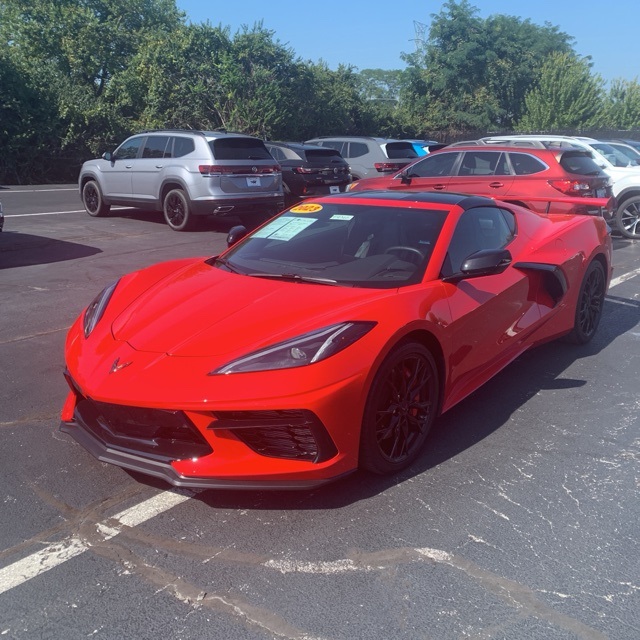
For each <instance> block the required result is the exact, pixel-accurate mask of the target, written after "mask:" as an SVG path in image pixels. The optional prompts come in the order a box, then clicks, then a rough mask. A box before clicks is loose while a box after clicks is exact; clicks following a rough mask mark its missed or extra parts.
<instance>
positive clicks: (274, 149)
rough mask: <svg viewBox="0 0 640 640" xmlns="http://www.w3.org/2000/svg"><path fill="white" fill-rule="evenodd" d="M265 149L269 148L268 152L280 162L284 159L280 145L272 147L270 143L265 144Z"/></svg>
mask: <svg viewBox="0 0 640 640" xmlns="http://www.w3.org/2000/svg"><path fill="white" fill-rule="evenodd" d="M267 149H268V150H269V153H270V154H271V155H272V156H273V157H274V158H275V159H276V160H278V162H282V161H283V160H286V157H285V155H284V153H283V151H282V149H281V148H280V147H272V146H270V145H267Z"/></svg>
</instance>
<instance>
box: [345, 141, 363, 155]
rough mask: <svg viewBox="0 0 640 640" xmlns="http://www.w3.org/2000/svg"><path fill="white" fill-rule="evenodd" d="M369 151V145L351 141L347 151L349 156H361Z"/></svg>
mask: <svg viewBox="0 0 640 640" xmlns="http://www.w3.org/2000/svg"><path fill="white" fill-rule="evenodd" d="M367 153H369V147H367V145H366V144H364V143H363V142H350V143H349V148H348V151H347V155H346V156H345V157H347V158H361V157H362V156H365V155H367Z"/></svg>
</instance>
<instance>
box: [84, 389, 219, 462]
mask: <svg viewBox="0 0 640 640" xmlns="http://www.w3.org/2000/svg"><path fill="white" fill-rule="evenodd" d="M74 417H75V419H76V421H77V422H78V423H79V424H80V425H82V426H83V427H84V428H85V429H87V430H89V431H90V432H91V433H93V435H94V436H96V437H97V438H98V439H99V440H101V441H102V442H103V443H104V444H106V445H107V446H109V447H111V448H113V449H117V450H118V451H124V452H128V453H133V454H135V455H141V456H146V457H149V458H152V459H154V460H163V461H171V460H183V459H186V458H199V457H201V456H205V455H208V454H210V453H212V451H213V449H212V448H211V446H210V445H209V443H208V442H207V441H206V440H205V439H204V438H203V436H202V434H201V433H200V432H199V431H198V430H197V429H196V427H195V426H194V424H193V423H192V422H191V421H190V420H189V419H188V418H187V416H186V415H185V414H184V413H183V412H182V411H167V410H163V409H147V408H144V407H129V406H125V405H117V404H108V403H105V402H95V401H93V400H90V399H88V398H84V397H83V398H79V400H78V403H77V405H76V410H75V415H74Z"/></svg>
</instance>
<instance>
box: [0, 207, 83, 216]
mask: <svg viewBox="0 0 640 640" xmlns="http://www.w3.org/2000/svg"><path fill="white" fill-rule="evenodd" d="M63 213H84V209H76V210H74V211H44V212H43V213H9V214H5V216H4V217H5V218H29V217H31V216H59V215H61V214H63Z"/></svg>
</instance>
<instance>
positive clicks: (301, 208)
mask: <svg viewBox="0 0 640 640" xmlns="http://www.w3.org/2000/svg"><path fill="white" fill-rule="evenodd" d="M289 211H291V213H316V212H317V211H322V205H321V204H312V203H305V204H297V205H296V206H295V207H292V208H291V209H289Z"/></svg>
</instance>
